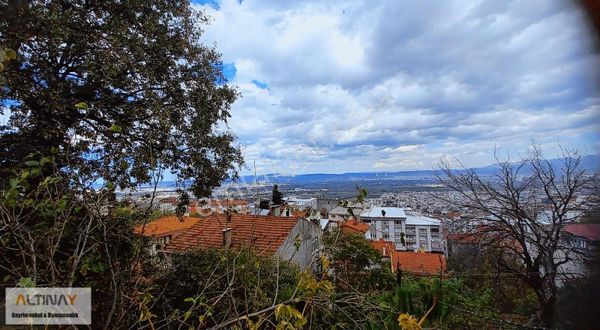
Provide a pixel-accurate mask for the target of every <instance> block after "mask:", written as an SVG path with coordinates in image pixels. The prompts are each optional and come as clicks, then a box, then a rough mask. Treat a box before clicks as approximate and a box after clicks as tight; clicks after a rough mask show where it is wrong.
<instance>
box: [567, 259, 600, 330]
mask: <svg viewBox="0 0 600 330" xmlns="http://www.w3.org/2000/svg"><path fill="white" fill-rule="evenodd" d="M599 261H600V251H598V250H597V251H596V255H595V258H593V259H592V260H591V262H590V265H591V269H590V275H589V276H588V277H587V278H575V279H572V280H570V281H569V282H567V284H566V285H565V287H563V288H561V290H560V292H559V296H558V302H557V303H556V321H557V324H558V327H559V329H590V330H591V329H597V328H598V324H600V301H599V300H598V297H600V263H599Z"/></svg>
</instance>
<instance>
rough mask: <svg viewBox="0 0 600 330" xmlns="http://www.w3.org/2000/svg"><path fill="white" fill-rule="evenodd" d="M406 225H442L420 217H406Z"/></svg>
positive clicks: (437, 221)
mask: <svg viewBox="0 0 600 330" xmlns="http://www.w3.org/2000/svg"><path fill="white" fill-rule="evenodd" d="M406 224H407V225H417V226H439V225H441V224H442V222H441V221H440V220H437V219H434V218H430V217H424V216H422V215H407V216H406Z"/></svg>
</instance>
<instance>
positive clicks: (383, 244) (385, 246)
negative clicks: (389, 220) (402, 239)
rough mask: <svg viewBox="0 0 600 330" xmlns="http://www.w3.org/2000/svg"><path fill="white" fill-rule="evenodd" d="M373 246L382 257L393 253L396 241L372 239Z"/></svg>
mask: <svg viewBox="0 0 600 330" xmlns="http://www.w3.org/2000/svg"><path fill="white" fill-rule="evenodd" d="M371 246H373V248H374V249H375V250H377V252H379V253H380V254H381V256H382V257H389V256H390V254H391V253H393V252H394V251H396V244H394V242H390V241H384V240H383V239H380V240H378V241H371Z"/></svg>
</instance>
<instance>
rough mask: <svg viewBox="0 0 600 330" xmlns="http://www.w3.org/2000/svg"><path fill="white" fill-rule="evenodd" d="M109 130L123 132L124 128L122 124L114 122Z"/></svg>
mask: <svg viewBox="0 0 600 330" xmlns="http://www.w3.org/2000/svg"><path fill="white" fill-rule="evenodd" d="M108 130H109V131H111V132H113V133H121V132H122V131H123V129H122V128H121V127H120V126H117V125H115V124H112V125H111V126H110V127H109V128H108Z"/></svg>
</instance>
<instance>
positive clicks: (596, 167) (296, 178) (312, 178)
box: [241, 155, 600, 184]
mask: <svg viewBox="0 0 600 330" xmlns="http://www.w3.org/2000/svg"><path fill="white" fill-rule="evenodd" d="M549 162H550V164H551V165H552V166H553V167H554V168H560V167H561V164H562V163H561V160H560V159H550V160H549ZM581 167H582V168H584V169H585V170H587V171H590V172H597V171H600V155H587V156H584V157H582V159H581ZM498 169H499V167H498V165H489V166H483V167H477V168H473V170H474V171H475V173H477V174H479V175H484V176H485V175H493V174H496V173H497V172H498ZM522 173H523V174H526V173H527V172H526V171H523V172H522ZM441 174H442V171H440V170H417V171H398V172H353V173H342V174H327V173H314V174H299V175H281V174H277V173H272V174H261V175H257V177H256V180H257V181H258V182H265V181H266V182H272V183H281V184H305V183H316V182H336V181H369V180H411V179H414V180H418V179H424V178H433V177H435V176H436V175H441ZM241 179H242V182H246V183H250V182H254V180H255V178H254V176H253V175H245V176H242V177H241Z"/></svg>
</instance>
